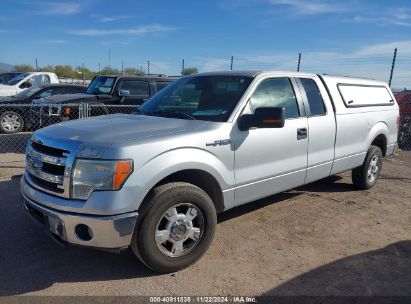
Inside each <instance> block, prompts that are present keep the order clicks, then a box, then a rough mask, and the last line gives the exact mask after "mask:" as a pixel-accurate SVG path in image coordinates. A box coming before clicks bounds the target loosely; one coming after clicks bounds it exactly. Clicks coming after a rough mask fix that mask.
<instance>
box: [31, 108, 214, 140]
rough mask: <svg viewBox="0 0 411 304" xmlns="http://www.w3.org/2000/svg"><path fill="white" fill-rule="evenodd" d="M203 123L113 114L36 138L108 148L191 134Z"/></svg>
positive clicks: (65, 125)
mask: <svg viewBox="0 0 411 304" xmlns="http://www.w3.org/2000/svg"><path fill="white" fill-rule="evenodd" d="M206 123H207V122H206V121H201V120H186V119H176V118H164V117H155V116H145V115H134V114H113V115H105V116H98V117H93V118H89V119H79V120H74V121H69V122H64V123H58V124H54V125H51V126H49V127H46V128H44V129H40V130H38V131H36V132H35V136H37V137H39V138H43V139H50V140H52V141H53V142H61V141H71V142H74V143H75V145H76V146H80V145H84V146H99V147H109V146H111V145H116V144H119V143H124V142H126V141H135V140H138V139H142V138H148V137H154V136H159V135H165V134H167V135H171V134H174V133H183V132H185V131H187V132H191V131H193V130H196V129H198V128H200V127H201V126H203V125H204V124H206Z"/></svg>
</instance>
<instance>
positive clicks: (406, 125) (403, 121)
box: [394, 91, 411, 149]
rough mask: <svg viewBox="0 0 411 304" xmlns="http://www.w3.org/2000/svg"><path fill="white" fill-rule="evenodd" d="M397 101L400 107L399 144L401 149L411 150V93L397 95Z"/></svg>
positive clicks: (404, 92) (405, 92)
mask: <svg viewBox="0 0 411 304" xmlns="http://www.w3.org/2000/svg"><path fill="white" fill-rule="evenodd" d="M394 95H395V99H396V100H397V103H398V106H399V107H400V130H399V134H398V144H399V146H400V148H402V149H404V148H408V149H410V148H411V91H403V92H398V93H395V94H394Z"/></svg>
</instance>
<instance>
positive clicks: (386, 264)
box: [264, 240, 411, 296]
mask: <svg viewBox="0 0 411 304" xmlns="http://www.w3.org/2000/svg"><path fill="white" fill-rule="evenodd" d="M410 270H411V241H409V240H408V241H401V242H397V243H393V244H391V245H389V246H387V247H384V248H381V249H378V250H375V251H368V252H364V253H361V254H357V255H353V256H350V257H347V258H344V259H341V260H337V261H335V262H332V263H330V264H327V265H324V266H321V267H318V268H316V269H314V270H312V271H309V272H307V273H304V274H302V275H300V276H298V277H296V278H294V279H292V280H290V281H288V282H286V283H284V284H282V285H280V286H278V287H276V288H274V289H272V290H270V291H268V292H266V293H265V294H264V295H272V296H280V295H281V296H285V295H293V296H296V295H306V296H314V295H315V296H378V295H379V296H411V271H410Z"/></svg>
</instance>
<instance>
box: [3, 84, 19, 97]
mask: <svg viewBox="0 0 411 304" xmlns="http://www.w3.org/2000/svg"><path fill="white" fill-rule="evenodd" d="M16 93H17V91H16V87H15V86H11V85H5V84H0V96H13V95H16Z"/></svg>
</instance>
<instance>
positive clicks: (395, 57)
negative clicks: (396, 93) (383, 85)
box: [388, 48, 397, 87]
mask: <svg viewBox="0 0 411 304" xmlns="http://www.w3.org/2000/svg"><path fill="white" fill-rule="evenodd" d="M395 59H397V48H395V50H394V57H393V58H392V66H391V73H390V81H388V86H389V87H391V82H392V75H393V74H394V67H395Z"/></svg>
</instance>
